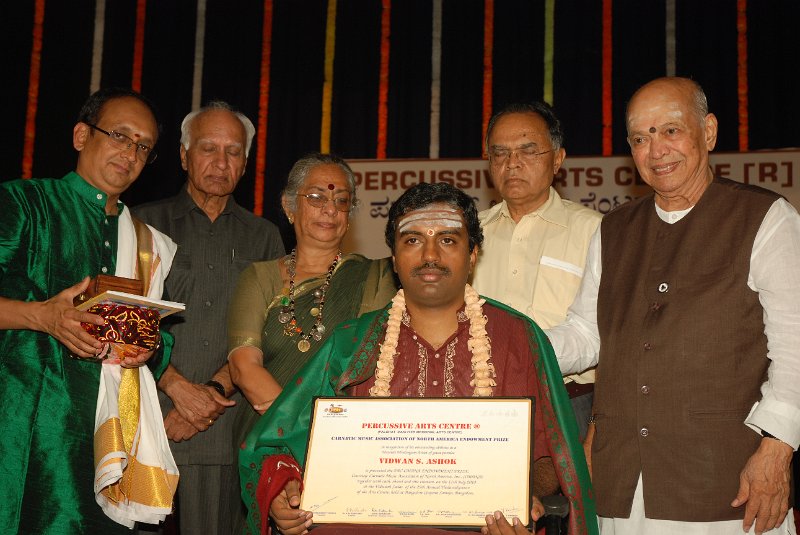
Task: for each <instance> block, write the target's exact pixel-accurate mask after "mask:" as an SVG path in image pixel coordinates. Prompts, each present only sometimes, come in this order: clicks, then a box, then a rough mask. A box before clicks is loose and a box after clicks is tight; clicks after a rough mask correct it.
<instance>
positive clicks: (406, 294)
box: [239, 183, 597, 535]
mask: <svg viewBox="0 0 800 535" xmlns="http://www.w3.org/2000/svg"><path fill="white" fill-rule="evenodd" d="M482 239H483V236H482V232H481V229H480V224H479V222H478V217H477V211H476V209H475V205H474V202H473V200H472V199H471V198H470V197H469V196H468V195H466V194H465V193H463V192H461V191H460V190H458V189H456V188H455V187H453V186H450V185H448V184H445V183H436V184H424V183H423V184H419V185H417V186H415V187H414V188H411V189H409V190H408V191H407V192H406V193H404V194H403V195H402V196H401V197H400V198H399V199H398V200H397V201H396V202H395V203H394V204H393V206H392V209H391V211H390V213H389V220H388V224H387V230H386V241H387V244H388V245H389V247H390V248H391V249H392V260H393V263H394V269H395V271H396V272H397V275H398V277H399V279H400V283H401V284H402V287H403V290H401V291H400V292H398V294H397V295H396V296H395V298H394V299H393V300H392V303H390V305H389V306H387V307H386V308H384V309H383V310H379V311H376V312H372V313H369V314H365V315H364V316H362V317H361V318H359V319H354V320H352V321H346V322H345V323H343V324H341V325H340V326H338V327H337V328H336V329H335V330H334V332H333V334H332V335H331V337H330V338H329V339H328V340H327V341H326V343H325V344H324V345H323V346H322V347H321V348H320V350H319V351H318V352H317V354H316V355H315V356H314V357H313V358H312V359H311V360H310V361H309V362H308V364H307V365H306V366H304V367H303V368H302V369H301V370H300V372H299V373H298V374H297V375H296V376H295V378H294V379H293V380H292V381H289V382H288V383H287V386H286V387H285V389H284V391H283V392H282V393H281V395H280V396H279V397H278V398H277V399H276V401H275V402H274V404H273V405H272V406H271V407H270V408H269V409H268V410H267V412H266V414H265V415H264V416H263V417H262V418H261V419H260V420H259V421H258V422H257V423H256V425H255V427H254V428H253V430H252V431H251V432H250V434H249V435H248V437H247V438H246V440H245V442H244V444H242V449H241V451H240V454H239V468H240V474H241V479H242V497H243V498H244V501H245V505H247V507H248V509H249V516H248V526H247V530H246V531H247V533H266V525H267V522H266V520H267V516H269V517H271V518H272V520H273V521H274V523H275V524H276V525H277V527H278V528H279V529H280V531H281V532H282V533H285V534H287V535H299V534H302V533H306V532H307V530H308V528H309V527H311V525H312V523H313V522H314V520H313V514H312V513H311V512H310V511H303V510H300V509H299V508H298V507H299V503H300V500H299V496H300V487H299V484H298V481H299V479H300V476H299V474H300V467H299V465H302V464H304V461H305V453H306V441H307V438H308V428H309V422H310V411H311V407H312V400H313V397H314V396H317V395H323V396H354V397H370V396H373V397H374V396H395V397H467V396H477V397H484V396H532V397H535V398H536V407H535V415H534V422H535V423H534V436H533V437H532V439H533V440H532V442H533V453H532V456H533V459H534V470H533V474H534V478H533V489H532V490H533V493H534V495H544V494H549V493H552V492H554V491H555V490H557V489H559V488H560V489H561V491H562V492H563V493H564V494H565V495H566V496H567V497H568V499H569V502H570V506H571V507H570V511H571V514H570V523H569V526H570V533H571V534H572V535H580V534H591V533H597V524H596V521H595V515H594V505H593V501H592V499H591V491H590V483H589V477H588V472H587V469H586V464H585V459H584V458H583V452H582V449H581V447H580V444H579V442H578V441H577V427H576V425H575V421H574V417H573V415H572V410H571V407H570V405H569V400H568V398H567V396H566V391H565V389H564V385H563V382H562V380H561V374H560V371H559V369H558V365H557V363H556V360H555V357H554V355H553V352H552V349H551V348H550V344H549V343H548V341H547V338H546V337H545V336H544V335H543V333H542V331H541V330H540V329H539V328H538V327H537V326H536V325H535V324H534V323H533V322H531V321H530V320H529V319H528V318H526V317H525V316H524V315H522V314H520V313H518V312H516V311H514V310H512V309H510V308H508V307H505V306H504V305H502V304H500V303H496V302H494V301H490V300H486V299H481V298H479V296H478V295H477V293H476V292H475V290H473V289H472V288H471V287H469V286H468V285H467V284H466V283H467V278H468V276H469V273H470V272H471V270H472V268H473V266H474V264H475V260H476V257H477V254H478V248H479V247H480V244H481V241H482ZM296 462H297V463H299V464H296ZM332 462H335V461H332ZM486 507H487V508H489V509H488V510H487V512H491V511H492V508H497V507H499V504H491V503H487V504H486ZM542 512H543V509H542V508H541V504H539V503H538V502H535V505H534V511H533V514H532V516H533V518H534V519H536V518H538V517H539V516H540V515H541V514H542ZM485 520H486V525H485V526H484V527H483V530H484V533H487V534H490V535H506V534H509V535H511V534H513V535H517V534H520V535H521V534H523V533H529V532H528V531H527V529H526V528H525V527H524V526H523V525H521V524H520V523H519V522H518V521H517V520H516V519H513V520H512V519H505V518H504V517H503V516H502V515H501V514H500V513H497V512H496V513H495V514H494V515H488V516H487V517H486V519H485ZM317 529H318V530H319V533H321V534H322V533H328V534H331V535H340V534H349V533H364V534H365V535H366V534H370V535H377V534H380V535H383V534H384V533H390V532H391V533H394V531H393V530H392V528H387V527H381V526H369V525H363V524H362V525H358V526H354V525H325V526H323V527H320V528H317ZM314 533H317V530H314ZM399 533H400V535H434V534H437V533H441V534H444V533H447V532H444V531H441V530H436V529H426V528H409V529H404V530H402V531H400V532H399Z"/></svg>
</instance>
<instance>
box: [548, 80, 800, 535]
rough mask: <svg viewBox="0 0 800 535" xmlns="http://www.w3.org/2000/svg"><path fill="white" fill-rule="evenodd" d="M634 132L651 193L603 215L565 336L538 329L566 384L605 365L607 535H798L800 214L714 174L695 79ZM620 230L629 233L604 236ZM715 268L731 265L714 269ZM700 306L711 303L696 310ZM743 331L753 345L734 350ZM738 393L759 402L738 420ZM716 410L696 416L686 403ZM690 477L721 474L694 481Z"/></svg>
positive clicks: (640, 99)
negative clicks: (792, 508)
mask: <svg viewBox="0 0 800 535" xmlns="http://www.w3.org/2000/svg"><path fill="white" fill-rule="evenodd" d="M627 125H628V134H629V135H628V141H629V143H630V145H631V151H632V154H633V157H634V161H635V162H636V165H637V168H638V170H639V173H640V174H641V175H642V178H643V179H644V180H645V181H646V182H647V183H648V184H650V185H651V186H652V187H653V189H654V191H655V194H654V196H648V197H645V198H642V199H640V200H637V201H633V202H631V203H628V204H627V205H623V206H622V207H620V208H619V209H618V210H616V211H615V212H612V213H610V214H608V215H607V216H606V219H604V221H603V224H602V225H601V228H600V231H599V232H597V233H596V234H595V235H594V237H593V238H592V241H591V244H590V247H589V254H588V259H587V264H586V274H585V276H584V279H583V281H582V284H581V288H580V291H579V293H578V296H577V298H576V300H575V302H574V303H573V305H572V306H571V307H570V312H569V314H568V319H567V321H566V323H564V324H562V325H559V326H557V327H555V328H552V329H550V330H549V331H548V332H547V334H548V336H549V338H550V340H551V342H552V344H553V347H554V349H555V352H556V355H558V357H559V362H560V365H561V369H562V372H564V373H572V372H575V371H579V370H582V369H585V368H587V367H589V366H594V365H596V364H598V362H599V375H598V378H599V379H598V385H597V392H596V401H595V410H596V411H597V429H596V434H595V436H594V445H593V448H592V456H593V461H594V462H593V479H594V483H595V490H596V493H597V499H598V502H597V503H598V507H597V509H598V514H599V515H600V519H599V520H600V527H601V533H604V534H618V535H626V534H641V533H647V534H648V535H650V534H654V535H661V534H681V535H684V534H710V535H726V534H731V535H733V534H739V533H742V531H743V530H744V531H745V532H750V530H751V529H754V530H755V532H756V533H769V534H794V533H796V530H795V526H794V521H793V517H792V514H787V511H788V510H789V479H790V476H789V470H790V462H791V457H792V452H793V450H795V449H796V448H797V446H798V444H800V350H798V348H799V347H800V273H798V270H797V266H798V264H800V216H798V213H797V211H796V210H795V209H794V208H793V207H792V206H791V205H790V204H789V203H788V202H786V201H785V200H784V199H782V198H779V197H778V196H777V195H774V194H771V193H769V192H766V190H762V189H760V188H755V187H752V186H744V185H741V184H737V183H734V182H731V181H726V180H724V179H719V178H715V177H714V176H713V174H712V172H711V169H710V167H709V166H708V152H709V151H710V150H712V149H713V148H714V145H715V143H716V135H717V120H716V118H715V117H714V115H713V114H710V113H708V105H707V102H706V98H705V95H704V94H703V91H702V89H701V88H700V87H699V86H698V85H697V84H696V83H695V82H693V81H691V80H687V79H682V78H662V79H658V80H654V81H653V82H650V83H648V84H646V85H645V86H643V87H642V88H640V89H639V90H638V91H637V92H636V93H635V94H634V96H633V98H632V99H631V101H630V103H629V105H628V112H627ZM726 203H727V204H726ZM749 206H752V207H753V209H752V210H750V209H742V208H747V207H749ZM754 214H755V215H754ZM743 221H750V223H746V224H742V222H743ZM620 222H622V223H625V224H627V226H626V227H625V228H624V229H623V230H624V232H622V233H619V232H616V233H615V232H613V231H618V230H620V229H621V228H622V227H621V226H620V225H619V223H620ZM714 222H717V223H718V224H716V225H714V224H713V223H714ZM638 223H644V224H638ZM709 223H711V224H709ZM737 226H738V227H737ZM748 227H749V228H748ZM737 228H742V229H744V228H748V230H747V232H743V233H741V232H740V233H737V232H734V230H736V229H737ZM650 229H652V230H650ZM673 234H674V235H676V236H678V237H679V238H681V239H680V240H674V239H673V240H672V241H670V236H672V235H673ZM704 244H705V245H704ZM665 249H668V252H669V254H670V256H667V257H665V256H664V254H663V251H664V250H665ZM602 253H606V257H604V256H603V254H602ZM742 253H744V254H742ZM709 257H710V258H712V259H713V258H717V257H718V258H722V259H723V260H724V259H726V258H727V259H728V263H727V265H726V264H724V263H723V264H720V265H721V269H717V270H715V271H713V272H709V271H706V270H705V268H706V267H707V264H708V258H709ZM676 266H689V268H688V269H687V268H686V267H683V268H678V267H676ZM717 267H720V266H717ZM604 268H605V269H604ZM631 268H632V269H631ZM742 268H744V269H742ZM681 269H683V270H682V271H681ZM604 272H605V277H603V275H604ZM606 279H608V280H606ZM625 281H633V282H630V283H626V282H625ZM658 281H661V282H658ZM612 287H613V288H612ZM632 289H633V290H635V291H629V290H632ZM715 292H716V293H715ZM731 295H734V296H736V295H742V296H743V297H744V299H741V300H740V301H737V302H741V303H742V306H741V307H731V306H727V305H726V303H728V300H729V299H730V296H731ZM708 298H714V299H716V298H718V299H719V304H718V305H714V304H713V301H714V299H711V301H710V302H711V303H712V305H711V306H705V304H704V306H703V307H700V308H697V307H693V303H695V302H697V301H700V300H702V299H708ZM748 303H749V305H748ZM739 308H741V310H739ZM738 318H741V319H748V322H745V321H742V322H737V321H736V320H737V319H738ZM709 322H710V324H712V325H714V322H717V323H716V325H717V326H718V330H717V331H716V332H715V331H705V334H706V338H708V339H709V340H711V342H710V343H708V342H706V341H705V340H704V339H703V332H704V331H703V326H704V325H705V324H708V323H709ZM697 324H699V325H700V326H699V327H697V326H696V325H697ZM665 325H666V326H670V327H673V328H670V329H669V332H668V333H664V332H663V331H661V328H662V327H663V326H665ZM676 325H677V326H679V328H677V329H676V328H674V326H676ZM738 331H745V332H747V333H750V332H756V331H758V332H757V333H756V334H757V336H745V337H744V338H743V340H744V342H745V343H744V344H741V343H739V342H741V341H742V339H739V338H737V332H738ZM640 335H641V337H639V336H640ZM652 340H658V342H655V343H651V341H652ZM729 340H732V341H733V343H735V344H736V345H734V346H733V347H728V345H727V344H728V341H729ZM717 350H718V351H717ZM662 357H663V358H662ZM698 363H699V364H698ZM704 364H705V365H706V368H705V369H703V368H701V367H700V366H702V365H704ZM749 370H754V371H755V373H751V372H750V371H749ZM654 372H656V373H654ZM657 372H661V374H660V375H659V374H658V373H657ZM764 372H765V373H764ZM730 377H732V378H733V381H730V380H729V378H730ZM764 379H766V380H764ZM687 383H689V384H691V385H692V387H693V389H692V390H687V389H686V388H685V385H686V384H687ZM745 391H749V392H751V393H753V394H754V395H753V396H752V398H751V399H750V401H749V403H750V404H749V405H746V406H744V407H739V406H738V405H737V403H739V402H741V400H742V399H744V398H743V397H742V392H745ZM695 392H697V393H696V394H695ZM677 393H680V394H677ZM715 399H716V400H717V402H716V404H712V405H711V406H710V407H706V410H705V411H703V407H702V406H700V404H699V403H698V404H693V403H694V402H697V400H703V402H705V403H709V400H715ZM712 403H713V402H712ZM726 409H727V410H726ZM659 410H660V411H661V412H657V411H659ZM741 410H743V413H741V412H739V411H741ZM748 411H749V413H748ZM653 414H660V415H661V416H662V418H660V419H657V418H651V416H652V415H653ZM738 414H742V417H741V418H739V417H738V416H736V415H738ZM664 415H666V417H665V416H664ZM665 421H666V423H665ZM590 434H591V433H590ZM762 437H763V438H762ZM663 445H668V446H669V447H667V448H664V447H663ZM631 454H632V455H631ZM731 459H734V461H731ZM739 459H741V460H742V462H741V463H740V464H738V465H737V462H738V460H739ZM734 466H736V468H735V469H733V470H731V468H732V467H734ZM609 471H612V472H613V473H609ZM696 472H700V473H701V474H706V473H709V474H714V475H713V476H712V477H708V476H704V475H701V476H700V477H699V479H696V480H692V478H693V477H695V475H694V473H696ZM737 487H738V488H737ZM611 488H615V489H616V491H610V490H609V489H611ZM665 488H666V489H672V490H671V491H670V493H667V494H665V493H664V492H663V490H664V489H665ZM720 489H722V490H720ZM673 495H675V497H674V499H673ZM681 500H683V501H681ZM681 503H683V504H684V506H683V507H679V506H677V505H676V504H681Z"/></svg>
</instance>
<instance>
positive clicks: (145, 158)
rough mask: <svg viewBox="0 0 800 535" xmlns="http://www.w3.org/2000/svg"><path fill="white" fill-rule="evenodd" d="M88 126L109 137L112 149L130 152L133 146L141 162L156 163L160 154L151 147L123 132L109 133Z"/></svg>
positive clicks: (93, 126) (94, 126)
mask: <svg viewBox="0 0 800 535" xmlns="http://www.w3.org/2000/svg"><path fill="white" fill-rule="evenodd" d="M86 124H88V125H89V128H94V129H95V130H97V131H98V132H100V133H103V134H105V135H107V136H108V141H109V143H111V146H112V147H114V148H117V149H121V150H128V149H130V148H131V146H136V158H137V159H138V160H139V161H142V162H144V163H153V162H154V161H156V157H157V156H158V153H157V152H156V150H155V149H154V148H153V147H150V146H149V145H143V144H142V143H137V142H136V141H135V140H133V139H132V138H131V137H130V136H126V135H125V134H123V133H122V132H117V131H115V130H111V131H110V132H109V131H108V130H103V129H102V128H100V127H99V126H97V125H96V124H89V123H86Z"/></svg>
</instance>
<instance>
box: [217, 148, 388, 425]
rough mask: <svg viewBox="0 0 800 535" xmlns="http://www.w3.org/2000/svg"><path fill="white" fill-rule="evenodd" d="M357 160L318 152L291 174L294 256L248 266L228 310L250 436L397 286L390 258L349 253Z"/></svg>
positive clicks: (287, 200)
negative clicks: (345, 248)
mask: <svg viewBox="0 0 800 535" xmlns="http://www.w3.org/2000/svg"><path fill="white" fill-rule="evenodd" d="M355 183H356V181H355V176H354V175H353V171H352V170H351V169H350V166H349V165H347V163H346V162H345V161H344V160H342V159H341V158H339V157H337V156H333V155H330V154H319V153H315V154H310V155H307V156H305V157H303V158H301V159H300V160H298V161H297V162H296V163H295V164H294V166H293V167H292V170H291V171H290V173H289V177H288V180H287V185H286V189H285V190H284V192H283V195H282V197H281V205H282V207H283V210H284V212H285V213H286V216H287V217H288V219H289V222H290V223H291V224H292V225H293V227H294V230H295V235H296V237H297V247H296V248H295V249H294V250H293V251H292V252H291V253H290V254H289V255H287V256H285V257H284V258H281V259H277V260H272V261H268V262H256V263H254V264H253V265H251V266H250V267H249V268H247V269H246V270H245V271H244V272H242V274H241V276H240V278H239V282H238V284H237V287H236V292H235V294H234V297H233V300H232V301H231V306H230V312H229V314H228V349H229V356H228V362H229V365H230V370H231V377H232V379H233V381H234V383H236V385H237V386H238V387H239V389H240V390H241V391H242V393H243V394H244V396H245V398H246V399H247V401H249V402H250V405H252V407H253V408H254V409H255V410H252V411H251V410H243V411H239V415H238V421H237V423H236V427H235V433H236V435H237V437H238V438H241V437H244V436H245V435H246V434H247V432H248V431H249V429H250V428H251V427H252V424H253V422H254V421H255V419H256V418H257V417H258V414H263V412H264V411H265V410H266V409H267V407H268V406H269V404H270V403H271V402H272V400H274V399H275V398H276V397H277V396H278V394H279V393H280V391H281V389H282V387H283V385H284V384H285V383H286V381H288V380H289V379H290V378H291V377H292V376H294V375H295V374H296V373H297V371H298V370H300V368H301V367H302V366H303V365H304V364H305V363H306V362H307V361H308V359H309V358H310V357H311V355H313V354H314V353H315V352H316V351H317V349H318V348H319V347H320V346H321V345H322V343H323V342H324V341H325V340H326V339H327V337H328V335H329V334H330V333H331V332H332V331H333V327H335V326H336V325H337V324H338V323H341V322H342V321H344V320H346V319H350V318H353V317H356V316H360V315H361V314H363V313H365V312H370V311H372V310H377V309H379V308H382V307H383V306H385V305H386V303H388V302H389V301H390V300H391V298H392V296H394V294H395V292H396V290H397V288H396V285H395V280H394V276H393V273H392V268H391V262H390V260H389V259H388V258H385V259H381V260H370V259H368V258H365V257H363V256H361V255H357V254H346V255H343V254H342V252H341V244H342V240H343V239H344V236H345V233H346V232H347V229H348V227H349V218H350V213H351V209H352V208H354V207H355V206H356V205H357V198H356V184H355Z"/></svg>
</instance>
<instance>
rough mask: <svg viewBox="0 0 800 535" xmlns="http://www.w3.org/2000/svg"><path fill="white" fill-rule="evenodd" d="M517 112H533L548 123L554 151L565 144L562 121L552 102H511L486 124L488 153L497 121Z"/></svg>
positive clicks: (485, 141)
mask: <svg viewBox="0 0 800 535" xmlns="http://www.w3.org/2000/svg"><path fill="white" fill-rule="evenodd" d="M517 113H520V114H524V113H533V114H535V115H538V116H539V117H541V118H542V119H543V120H544V122H545V124H546V125H547V133H548V135H549V136H550V145H552V147H553V150H554V151H558V150H559V149H560V148H561V147H562V146H563V145H564V130H562V128H561V121H559V120H558V117H557V116H556V112H555V110H554V109H553V107H552V106H551V105H550V104H548V103H547V102H541V101H536V102H516V103H513V104H509V105H508V106H506V107H505V108H503V109H502V110H500V111H499V112H497V113H495V114H494V115H492V118H491V119H489V124H488V125H487V126H486V139H484V144H485V146H486V152H487V153H488V152H489V137H490V136H491V135H492V130H494V127H495V124H497V121H498V120H499V119H500V118H501V117H503V116H505V115H512V114H517Z"/></svg>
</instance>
